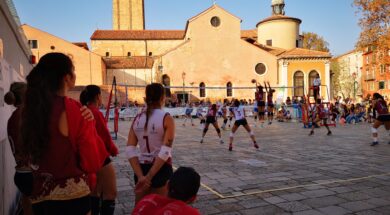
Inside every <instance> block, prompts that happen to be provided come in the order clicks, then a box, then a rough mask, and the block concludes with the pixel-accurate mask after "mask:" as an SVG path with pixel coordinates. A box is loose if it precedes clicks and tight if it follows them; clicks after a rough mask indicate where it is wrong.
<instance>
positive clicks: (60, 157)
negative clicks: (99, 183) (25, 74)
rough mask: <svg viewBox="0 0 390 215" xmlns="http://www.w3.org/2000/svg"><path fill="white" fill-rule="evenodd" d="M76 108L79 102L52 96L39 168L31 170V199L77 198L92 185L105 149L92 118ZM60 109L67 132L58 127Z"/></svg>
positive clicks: (103, 158)
mask: <svg viewBox="0 0 390 215" xmlns="http://www.w3.org/2000/svg"><path fill="white" fill-rule="evenodd" d="M80 108H81V104H80V103H79V102H77V101H75V100H73V99H70V98H67V97H60V96H55V97H54V98H53V107H52V113H51V116H50V120H49V132H50V135H49V137H50V138H49V140H50V142H49V145H48V148H47V150H46V152H45V153H44V154H43V156H42V158H41V159H40V160H39V161H38V163H36V164H37V165H38V166H39V168H38V169H37V170H35V171H34V172H33V174H34V189H33V194H32V196H31V197H30V198H31V200H32V202H33V203H37V202H41V201H45V200H70V199H76V198H81V197H83V196H86V195H88V194H89V193H90V189H93V188H94V186H95V183H96V179H95V177H94V174H95V173H96V172H98V171H99V170H100V168H101V167H102V166H103V163H104V160H105V159H106V158H107V156H108V153H107V151H106V149H105V147H104V143H103V141H102V140H101V138H100V137H99V135H98V134H97V132H96V128H95V120H92V121H87V120H85V119H84V117H83V116H82V115H81V111H80ZM63 111H65V113H66V117H67V121H68V136H64V135H63V134H61V132H60V131H59V129H58V123H59V118H60V117H59V116H60V115H61V113H62V112H63ZM91 176H92V177H91ZM88 186H89V187H88Z"/></svg>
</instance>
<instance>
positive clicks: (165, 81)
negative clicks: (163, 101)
mask: <svg viewBox="0 0 390 215" xmlns="http://www.w3.org/2000/svg"><path fill="white" fill-rule="evenodd" d="M162 84H163V86H164V87H169V86H171V78H170V77H169V76H168V75H167V74H165V75H163V76H162ZM165 96H166V97H171V89H170V88H165Z"/></svg>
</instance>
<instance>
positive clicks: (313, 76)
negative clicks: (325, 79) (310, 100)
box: [309, 70, 321, 95]
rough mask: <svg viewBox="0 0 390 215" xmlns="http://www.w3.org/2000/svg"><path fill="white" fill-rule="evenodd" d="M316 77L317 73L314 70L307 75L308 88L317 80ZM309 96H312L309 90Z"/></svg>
mask: <svg viewBox="0 0 390 215" xmlns="http://www.w3.org/2000/svg"><path fill="white" fill-rule="evenodd" d="M317 75H319V73H318V72H317V71H315V70H312V71H311V72H310V73H309V86H310V87H312V86H313V81H314V79H316V78H317ZM320 90H321V87H320ZM310 95H314V92H313V89H310Z"/></svg>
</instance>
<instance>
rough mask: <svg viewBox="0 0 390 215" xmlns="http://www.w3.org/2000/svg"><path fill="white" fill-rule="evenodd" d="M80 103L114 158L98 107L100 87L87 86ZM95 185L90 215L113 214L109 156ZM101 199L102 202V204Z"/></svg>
mask: <svg viewBox="0 0 390 215" xmlns="http://www.w3.org/2000/svg"><path fill="white" fill-rule="evenodd" d="M80 102H81V104H82V105H85V106H87V107H88V108H89V109H90V110H91V111H92V113H93V115H94V117H95V120H96V123H95V127H96V131H97V132H98V134H99V136H100V138H101V139H102V140H103V142H104V145H105V148H106V150H107V153H108V154H109V155H111V156H116V155H117V154H118V153H119V151H118V148H117V147H116V145H115V144H114V142H113V141H112V138H111V134H110V132H109V130H108V128H107V124H106V121H105V119H104V116H103V114H102V113H101V112H100V111H99V109H98V107H100V106H101V104H102V93H101V89H100V87H98V86H96V85H88V86H87V87H85V89H84V90H83V91H82V92H81V94H80ZM96 176H97V184H96V187H95V189H94V190H92V192H91V206H92V212H91V213H92V215H95V214H99V213H101V214H107V215H109V214H114V210H115V198H116V194H117V190H116V176H115V168H114V165H113V164H112V161H111V158H110V156H107V157H106V159H105V160H104V164H103V167H102V168H101V169H100V170H99V172H98V173H97V174H96ZM101 199H102V200H103V201H102V202H100V201H101Z"/></svg>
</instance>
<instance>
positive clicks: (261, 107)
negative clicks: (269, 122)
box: [252, 79, 265, 127]
mask: <svg viewBox="0 0 390 215" xmlns="http://www.w3.org/2000/svg"><path fill="white" fill-rule="evenodd" d="M253 81H254V82H255V83H256V93H255V99H256V102H257V110H258V118H259V122H260V124H261V127H264V116H265V101H264V87H263V86H262V85H261V84H260V83H257V82H256V80H255V79H253V80H252V82H253Z"/></svg>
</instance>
